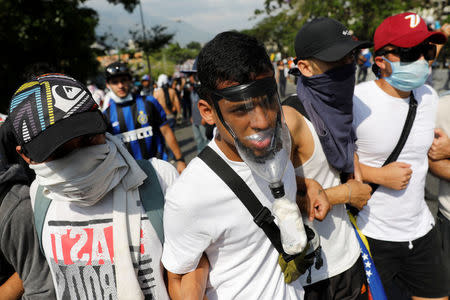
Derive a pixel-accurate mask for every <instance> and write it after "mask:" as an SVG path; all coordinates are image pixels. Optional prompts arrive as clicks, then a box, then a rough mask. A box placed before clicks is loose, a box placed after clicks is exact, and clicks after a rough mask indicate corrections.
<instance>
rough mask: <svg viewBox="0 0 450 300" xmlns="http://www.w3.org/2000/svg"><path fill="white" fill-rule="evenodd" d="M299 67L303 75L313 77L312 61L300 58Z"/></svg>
mask: <svg viewBox="0 0 450 300" xmlns="http://www.w3.org/2000/svg"><path fill="white" fill-rule="evenodd" d="M297 67H298V69H299V71H300V73H302V75H303V76H305V77H311V76H313V75H314V72H313V69H312V65H311V62H309V61H307V60H299V61H298V62H297Z"/></svg>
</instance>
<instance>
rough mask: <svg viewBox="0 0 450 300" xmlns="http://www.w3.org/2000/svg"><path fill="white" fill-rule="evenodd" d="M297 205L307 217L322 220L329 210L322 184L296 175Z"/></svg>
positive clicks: (329, 205)
mask: <svg viewBox="0 0 450 300" xmlns="http://www.w3.org/2000/svg"><path fill="white" fill-rule="evenodd" d="M296 179H297V190H298V192H297V205H298V207H299V209H300V211H303V212H306V213H307V215H308V219H309V220H310V221H313V220H314V219H316V220H318V221H322V220H323V219H325V217H326V216H327V214H328V212H329V211H330V210H331V204H330V203H329V202H328V198H327V194H326V193H325V191H324V190H323V188H322V186H321V185H320V184H319V183H318V182H317V181H315V180H313V179H308V178H302V177H296Z"/></svg>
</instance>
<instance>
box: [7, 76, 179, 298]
mask: <svg viewBox="0 0 450 300" xmlns="http://www.w3.org/2000/svg"><path fill="white" fill-rule="evenodd" d="M9 121H10V122H11V123H10V124H11V128H12V131H13V133H14V136H15V139H16V143H17V146H16V151H17V152H18V153H19V154H20V155H21V156H22V158H23V159H24V160H25V161H26V162H27V163H28V164H29V167H30V168H31V169H33V170H34V171H35V173H36V180H35V181H34V182H33V183H32V185H31V187H30V197H31V204H32V207H33V210H34V217H35V220H36V222H35V224H36V229H37V230H36V232H37V235H38V237H39V241H40V244H41V250H42V251H43V253H44V254H45V256H46V258H47V262H48V263H49V266H50V271H51V273H52V277H53V282H54V286H55V289H56V295H57V299H109V298H112V299H144V298H151V299H169V297H168V295H167V292H166V288H165V284H164V278H163V269H162V267H161V265H160V258H161V254H162V244H161V240H162V239H161V236H160V234H162V230H159V229H162V219H161V218H159V223H157V222H156V221H158V220H157V219H156V218H154V217H153V216H154V215H150V214H148V212H149V209H147V206H146V203H147V204H148V203H149V202H148V201H151V203H152V205H153V204H155V208H158V205H157V203H158V201H156V200H157V199H159V200H160V201H159V203H160V206H159V207H160V208H161V209H162V203H164V201H163V199H161V198H163V196H162V195H161V197H159V198H158V197H157V194H161V193H162V194H163V193H164V192H165V189H166V188H167V186H168V185H170V184H171V183H172V181H174V179H175V178H176V177H177V173H176V171H175V169H174V168H173V167H172V166H171V165H170V164H169V163H167V162H164V161H161V160H157V159H152V160H151V163H148V162H147V161H141V162H139V164H138V162H136V161H135V160H134V158H133V157H132V156H131V155H130V153H128V151H127V149H126V148H125V147H124V146H123V143H122V142H121V141H120V140H119V139H117V138H116V137H114V136H112V135H110V134H109V133H105V131H106V123H105V121H104V119H103V116H102V113H101V112H100V111H99V110H98V104H97V103H96V102H95V100H94V99H93V98H92V96H91V94H90V93H89V91H88V90H87V88H86V87H85V86H83V85H82V84H81V83H80V82H79V81H77V80H75V79H73V78H71V77H68V76H65V75H62V74H46V75H42V76H40V77H37V78H35V79H33V80H31V81H28V82H26V83H24V84H23V85H22V86H21V87H20V88H19V89H18V90H17V91H16V93H15V94H14V96H13V98H12V100H11V104H10V109H9ZM141 167H142V168H141ZM152 167H153V169H154V170H152ZM152 171H153V172H152ZM155 173H156V174H155ZM148 178H151V179H152V180H151V182H153V184H156V187H157V189H158V190H153V189H151V190H152V191H153V192H155V191H156V192H155V193H150V192H146V191H145V190H143V189H144V188H145V189H147V188H148V187H149V185H150V184H149V183H148ZM158 183H159V185H158ZM141 187H142V189H141ZM149 195H151V196H149ZM144 208H145V209H144ZM161 213H162V212H160V214H161ZM24 221H29V220H24ZM158 224H159V225H160V226H157V225H158Z"/></svg>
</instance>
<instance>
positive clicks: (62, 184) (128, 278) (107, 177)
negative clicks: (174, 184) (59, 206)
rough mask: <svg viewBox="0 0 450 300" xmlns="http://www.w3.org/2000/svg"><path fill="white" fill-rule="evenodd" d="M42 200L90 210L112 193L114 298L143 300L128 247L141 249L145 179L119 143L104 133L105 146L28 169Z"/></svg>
mask: <svg viewBox="0 0 450 300" xmlns="http://www.w3.org/2000/svg"><path fill="white" fill-rule="evenodd" d="M30 167H31V168H32V169H34V171H35V172H36V180H37V182H38V183H39V185H42V186H43V187H44V192H46V196H47V197H48V198H50V199H52V200H54V201H63V202H71V203H75V204H76V205H79V206H91V205H94V204H95V203H97V202H98V201H100V200H101V199H103V197H104V196H105V195H106V194H107V193H108V192H110V191H112V193H113V245H114V268H115V271H116V272H115V273H116V285H117V297H118V299H120V300H122V299H130V300H131V299H144V295H143V293H142V291H141V288H140V285H139V282H138V279H137V270H135V269H134V267H133V260H134V263H136V264H137V263H138V256H137V253H135V255H134V257H133V258H132V257H131V254H130V245H131V246H132V247H133V248H134V247H139V245H140V228H141V223H140V222H141V209H140V207H138V206H137V204H136V203H137V200H138V199H140V197H139V190H138V187H139V186H140V185H141V184H142V183H143V181H144V179H145V178H146V177H147V175H146V174H145V173H144V171H142V170H141V169H140V168H139V166H138V164H137V163H136V161H135V160H134V158H133V157H132V156H131V155H130V154H129V152H128V151H127V149H126V148H125V147H124V146H123V144H122V142H121V141H120V140H118V139H117V138H116V137H114V136H112V135H110V134H109V133H107V134H106V144H102V145H95V146H90V147H85V148H80V149H77V150H75V151H73V152H72V153H70V154H69V155H67V156H66V157H64V158H62V159H58V160H54V161H50V162H48V163H42V164H36V165H30Z"/></svg>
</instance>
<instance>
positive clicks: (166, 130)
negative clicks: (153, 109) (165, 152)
mask: <svg viewBox="0 0 450 300" xmlns="http://www.w3.org/2000/svg"><path fill="white" fill-rule="evenodd" d="M159 129H160V130H161V133H162V135H163V136H164V139H165V141H166V144H167V146H169V148H170V150H172V152H173V155H175V158H180V157H182V153H181V149H180V146H178V142H177V139H176V138H175V134H174V133H173V131H172V129H171V128H170V126H169V124H165V125H163V126H161V127H159ZM185 168H186V163H185V162H183V161H177V171H178V173H181V172H182V171H183V170H184V169H185Z"/></svg>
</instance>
